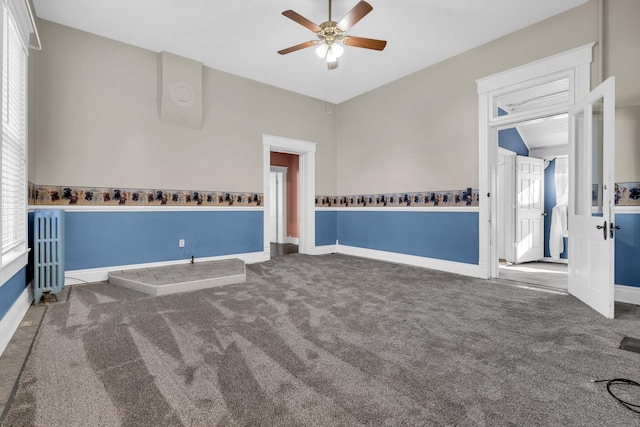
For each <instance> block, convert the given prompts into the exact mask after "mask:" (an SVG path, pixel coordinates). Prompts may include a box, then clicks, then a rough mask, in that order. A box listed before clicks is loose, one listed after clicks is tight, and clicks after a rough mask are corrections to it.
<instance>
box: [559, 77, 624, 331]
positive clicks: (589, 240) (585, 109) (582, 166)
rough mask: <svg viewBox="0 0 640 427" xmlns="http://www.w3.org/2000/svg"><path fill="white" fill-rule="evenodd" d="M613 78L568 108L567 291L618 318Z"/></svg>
mask: <svg viewBox="0 0 640 427" xmlns="http://www.w3.org/2000/svg"><path fill="white" fill-rule="evenodd" d="M614 150H615V80H614V78H613V77H610V78H609V79H607V80H606V81H605V82H604V83H602V84H601V85H600V86H598V87H597V88H596V89H595V90H594V91H593V92H591V93H590V94H589V95H587V96H586V97H585V98H584V99H583V100H581V101H580V102H578V103H577V104H576V105H575V106H574V107H572V108H571V110H570V111H569V162H570V163H569V226H568V228H569V257H570V260H569V293H570V294H572V295H574V296H575V297H576V298H578V299H580V300H581V301H583V302H584V303H585V304H587V305H589V306H590V307H592V308H593V309H594V310H596V311H598V312H599V313H601V314H602V315H603V316H606V317H608V318H610V319H613V316H614V269H613V268H614V238H615V231H616V226H615V223H614V220H615V219H614V212H613V210H614V193H615V187H614V172H615V170H614V166H615V157H614Z"/></svg>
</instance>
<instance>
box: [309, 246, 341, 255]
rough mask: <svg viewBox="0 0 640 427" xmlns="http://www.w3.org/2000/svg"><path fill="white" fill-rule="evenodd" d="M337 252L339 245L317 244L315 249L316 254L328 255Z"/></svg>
mask: <svg viewBox="0 0 640 427" xmlns="http://www.w3.org/2000/svg"><path fill="white" fill-rule="evenodd" d="M335 253H338V245H322V246H316V247H315V248H314V250H313V254H314V255H327V254H335Z"/></svg>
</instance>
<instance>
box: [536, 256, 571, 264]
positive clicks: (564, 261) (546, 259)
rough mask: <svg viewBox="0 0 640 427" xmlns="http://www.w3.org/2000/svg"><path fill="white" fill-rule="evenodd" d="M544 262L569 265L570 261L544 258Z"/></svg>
mask: <svg viewBox="0 0 640 427" xmlns="http://www.w3.org/2000/svg"><path fill="white" fill-rule="evenodd" d="M542 261H544V262H555V263H556V264H569V260H568V259H565V258H559V259H555V258H549V257H544V258H542Z"/></svg>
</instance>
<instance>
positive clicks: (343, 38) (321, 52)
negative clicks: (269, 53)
mask: <svg viewBox="0 0 640 427" xmlns="http://www.w3.org/2000/svg"><path fill="white" fill-rule="evenodd" d="M372 10H373V7H372V6H371V5H370V4H369V3H367V2H366V1H360V2H359V3H358V4H356V5H355V6H354V7H353V9H351V10H350V11H349V12H348V13H347V14H346V15H345V16H344V18H342V19H341V20H340V21H339V22H335V21H332V20H331V0H329V20H328V21H326V22H323V23H322V24H320V25H316V24H314V23H313V22H311V21H310V20H308V19H307V18H305V17H304V16H302V15H300V14H298V13H296V12H294V11H293V10H285V11H284V12H282V14H283V15H284V16H286V17H287V18H289V19H291V20H293V21H295V22H297V23H298V24H300V25H302V26H303V27H305V28H308V29H309V30H311V31H313V32H314V33H316V35H317V36H318V40H311V41H308V42H304V43H300V44H297V45H295V46H291V47H289V48H287V49H283V50H280V51H278V53H279V54H280V55H286V54H287V53H291V52H295V51H297V50H301V49H305V48H307V47H311V46H318V47H317V48H316V54H317V55H318V56H319V57H320V58H324V59H325V60H326V61H327V68H329V70H333V69H335V68H338V57H340V55H342V53H343V51H344V49H343V48H342V46H340V44H341V43H342V44H345V45H347V46H353V47H361V48H365V49H372V50H383V49H384V47H385V46H386V45H387V42H386V41H385V40H376V39H368V38H365V37H355V36H349V35H347V34H346V33H347V31H349V30H350V29H351V27H353V26H354V25H355V24H356V23H357V22H358V21H360V20H361V19H362V18H364V17H365V16H366V15H367V14H368V13H369V12H371V11H372Z"/></svg>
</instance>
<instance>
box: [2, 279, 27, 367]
mask: <svg viewBox="0 0 640 427" xmlns="http://www.w3.org/2000/svg"><path fill="white" fill-rule="evenodd" d="M32 302H33V282H32V283H29V285H28V286H27V287H26V288H25V289H24V291H22V293H21V294H20V296H19V297H18V299H16V301H15V302H14V303H13V305H12V306H11V308H10V309H9V311H7V313H6V314H5V315H4V317H3V318H2V320H0V356H1V355H2V353H3V352H4V350H5V349H6V348H7V345H9V341H11V337H12V336H13V334H15V332H16V330H17V329H18V327H19V326H20V323H21V322H22V319H24V316H25V314H27V310H29V307H30V306H31V303H32Z"/></svg>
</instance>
